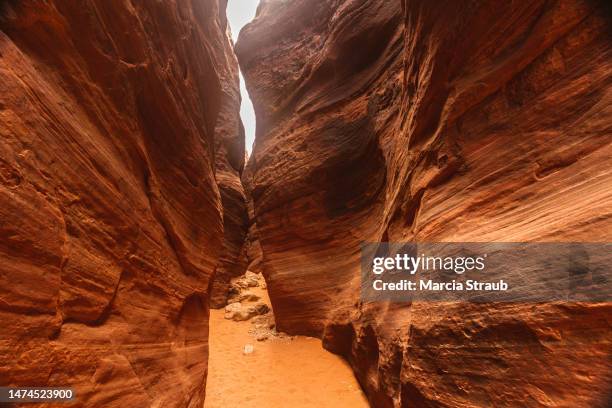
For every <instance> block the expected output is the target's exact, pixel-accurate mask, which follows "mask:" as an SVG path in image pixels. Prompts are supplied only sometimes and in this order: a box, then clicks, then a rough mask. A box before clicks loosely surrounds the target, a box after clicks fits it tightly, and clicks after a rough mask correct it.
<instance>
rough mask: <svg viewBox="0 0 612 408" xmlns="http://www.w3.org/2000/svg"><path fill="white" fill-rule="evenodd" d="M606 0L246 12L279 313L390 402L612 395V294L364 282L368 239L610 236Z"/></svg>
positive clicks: (610, 49)
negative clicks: (368, 298)
mask: <svg viewBox="0 0 612 408" xmlns="http://www.w3.org/2000/svg"><path fill="white" fill-rule="evenodd" d="M603 4H604V3H603V2H595V1H579V0H572V1H543V0H533V1H523V2H498V1H485V0H483V1H477V2H473V1H467V0H466V1H454V2H431V1H419V0H401V1H400V0H392V1H391V0H389V1H387V0H295V1H292V2H286V1H281V0H264V1H263V2H262V4H261V5H260V7H259V10H258V15H257V18H256V19H255V20H254V21H253V22H252V23H251V24H249V25H247V26H246V27H245V28H244V29H243V31H242V32H241V34H240V37H239V40H238V42H237V45H236V53H237V54H238V60H239V63H240V66H241V69H242V71H243V73H244V74H245V78H246V82H247V88H248V90H249V93H250V95H251V98H252V100H253V103H254V106H255V112H256V115H257V136H256V143H255V149H254V153H253V155H252V157H251V158H250V160H249V162H248V164H247V170H246V173H252V178H251V182H252V187H250V189H251V191H252V197H253V201H254V211H255V221H256V223H257V229H258V232H259V238H260V242H261V246H262V249H263V270H264V275H265V277H266V280H267V282H268V289H269V292H270V297H271V301H272V304H273V307H274V312H275V316H276V320H277V327H278V329H279V330H284V331H287V332H289V333H294V334H296V333H299V334H307V335H313V336H318V337H320V338H322V340H323V344H324V346H325V347H326V348H328V349H329V350H331V351H333V352H336V353H338V354H341V355H343V356H344V357H345V358H346V359H347V360H348V362H349V363H350V365H351V366H352V367H353V369H354V371H355V374H356V376H357V378H358V379H359V381H360V383H361V385H362V386H363V388H364V390H365V391H366V393H367V395H368V398H369V400H370V402H371V403H372V405H373V406H375V407H398V406H402V407H411V406H414V407H489V406H512V407H525V406H534V407H535V406H538V407H539V406H559V407H605V406H608V405H607V404H608V403H609V398H611V396H610V392H611V390H610V385H609V384H611V383H612V372H611V368H610V364H609V361H610V359H611V358H612V351H611V350H612V347H611V340H610V338H612V336H611V334H612V328H611V327H612V325H611V323H610V315H611V313H612V306H611V305H610V304H587V303H566V304H559V303H557V304H545V303H539V304H521V303H506V304H461V303H452V304H440V303H425V302H415V303H412V304H405V303H366V302H362V301H361V300H360V298H359V285H360V281H359V275H360V271H359V264H360V261H359V259H360V243H361V242H363V241H369V242H377V241H395V242H401V241H445V242H452V241H501V242H512V241H545V242H546V241H591V242H593V241H595V242H597V241H610V239H611V238H612V190H611V189H610V187H609V186H610V185H612V173H611V171H610V166H609V160H610V157H612V144H611V143H612V140H611V137H610V135H611V134H612V132H611V131H612V128H611V125H610V117H611V114H612V103H611V102H612V45H611V43H610V41H609V39H610V29H611V26H610V19H609V10H607V9H605V8H604V6H603Z"/></svg>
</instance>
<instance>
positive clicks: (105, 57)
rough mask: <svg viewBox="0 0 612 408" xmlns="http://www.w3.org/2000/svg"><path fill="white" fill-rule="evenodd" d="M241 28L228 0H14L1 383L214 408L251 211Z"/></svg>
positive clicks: (90, 397)
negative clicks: (219, 356)
mask: <svg viewBox="0 0 612 408" xmlns="http://www.w3.org/2000/svg"><path fill="white" fill-rule="evenodd" d="M226 26H227V22H226V21H225V1H224V0H198V1H191V0H185V1H183V0H181V1H174V0H173V1H163V2H149V1H125V0H117V1H107V0H94V1H87V2H75V1H45V2H39V1H33V0H26V1H11V0H8V1H1V2H0V288H1V289H0V321H2V330H1V333H0V361H1V362H2V363H1V364H0V385H3V386H6V385H13V386H27V385H30V386H32V385H36V386H60V385H63V386H66V385H70V386H73V387H74V388H75V392H76V395H77V399H78V402H79V405H80V406H106V407H118V406H122V407H125V406H130V407H145V406H163V407H187V406H189V407H191V406H194V407H195V406H198V407H201V406H202V404H203V400H204V395H205V392H204V389H205V381H206V372H207V353H208V304H209V287H210V285H211V277H212V276H213V273H214V271H215V268H216V265H217V263H218V260H219V258H220V256H222V257H223V258H222V260H223V263H222V265H224V267H225V268H227V265H228V264H229V263H231V262H232V261H231V259H232V257H234V255H233V254H230V253H229V252H230V250H233V249H234V247H235V245H236V243H235V242H236V241H238V240H239V239H241V238H240V234H242V233H241V232H239V231H238V230H240V228H239V227H237V226H236V225H237V224H240V222H242V219H243V218H241V217H244V212H245V208H246V207H245V206H244V198H243V197H244V193H243V192H242V189H241V187H240V185H239V183H240V182H239V173H240V172H241V170H242V161H243V158H244V146H243V143H244V142H243V141H242V138H241V135H240V133H239V128H240V124H239V120H238V118H237V108H236V107H237V106H238V103H239V102H238V100H237V93H236V90H235V86H234V85H235V84H237V78H236V77H235V74H236V67H235V61H233V62H232V58H234V57H233V55H232V51H231V43H230V41H229V39H228V37H227V33H226ZM232 63H233V66H232V65H231V64H232ZM232 76H233V77H232ZM216 134H218V135H219V136H218V137H217V136H216ZM216 152H217V154H216ZM215 173H216V177H217V179H218V180H219V186H220V187H218V186H217V180H216V178H215ZM219 190H221V193H220V192H219ZM223 206H227V207H228V209H227V210H226V211H223V208H222V207H223ZM241 206H242V207H241ZM224 222H225V223H226V224H228V225H229V224H232V226H231V227H230V228H228V229H227V230H226V233H225V235H226V237H230V236H231V237H232V243H231V244H226V245H225V246H224V244H223V239H224V232H223V223H224ZM234 227H236V228H234ZM240 245H241V243H240Z"/></svg>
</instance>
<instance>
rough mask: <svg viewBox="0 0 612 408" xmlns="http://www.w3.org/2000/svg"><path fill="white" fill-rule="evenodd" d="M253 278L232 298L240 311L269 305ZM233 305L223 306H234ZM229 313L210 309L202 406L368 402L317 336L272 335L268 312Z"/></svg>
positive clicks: (280, 407) (275, 407) (356, 407)
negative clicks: (234, 314) (259, 313)
mask: <svg viewBox="0 0 612 408" xmlns="http://www.w3.org/2000/svg"><path fill="white" fill-rule="evenodd" d="M249 274H250V273H249ZM251 276H253V275H251ZM240 280H241V281H242V282H244V281H245V279H238V281H240ZM258 280H259V282H258V284H257V286H251V287H247V289H246V290H243V291H241V292H242V293H239V294H237V296H236V297H235V299H242V301H241V302H236V303H240V304H241V305H242V309H243V311H244V310H245V309H248V308H249V307H253V305H258V304H261V302H262V301H263V302H264V303H265V304H267V305H270V299H269V297H268V293H267V290H266V288H265V284H264V281H263V278H262V277H261V276H259V279H258ZM233 287H237V286H233ZM230 301H231V300H230ZM236 303H233V304H230V306H228V307H227V308H226V309H227V310H232V309H234V310H235V307H232V306H235V305H236ZM253 313H256V312H253ZM232 315H233V313H231V312H227V311H226V310H225V309H217V310H215V309H212V310H211V312H210V321H209V324H210V332H209V333H210V334H209V336H210V337H209V358H208V380H207V385H206V400H205V403H204V407H205V408H228V407H240V408H262V407H265V408H284V407H287V406H291V407H292V408H310V407H321V408H326V407H329V408H335V407H351V408H360V407H368V406H369V405H368V402H367V399H366V398H365V396H364V394H363V392H362V391H361V388H360V387H359V384H358V382H357V380H356V379H355V376H354V375H353V372H352V370H351V368H350V367H349V365H348V364H347V363H346V362H345V361H344V360H343V359H342V358H340V357H339V356H336V355H334V354H332V353H330V352H328V351H327V350H324V349H323V348H322V347H321V341H320V340H319V339H315V338H311V337H305V336H289V335H285V334H283V333H277V332H276V330H275V329H274V323H273V321H274V319H273V316H272V313H271V312H268V313H264V314H262V315H255V316H250V315H249V314H248V312H246V313H245V314H243V315H242V316H237V317H236V318H237V319H238V321H236V320H233V319H232V318H231V316H232ZM247 317H250V318H249V319H248V320H242V319H245V318H247Z"/></svg>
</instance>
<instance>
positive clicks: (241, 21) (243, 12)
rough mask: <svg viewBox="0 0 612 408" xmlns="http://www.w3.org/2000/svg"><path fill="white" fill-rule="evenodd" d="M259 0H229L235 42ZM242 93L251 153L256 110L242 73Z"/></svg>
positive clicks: (245, 131)
mask: <svg viewBox="0 0 612 408" xmlns="http://www.w3.org/2000/svg"><path fill="white" fill-rule="evenodd" d="M258 4H259V0H229V1H228V2H227V19H228V21H229V23H230V27H231V28H232V37H233V38H234V42H235V41H236V40H237V39H238V33H239V32H240V30H241V29H242V27H243V26H244V25H245V24H247V23H248V22H249V21H251V20H252V19H253V18H255V11H256V10H257V5H258ZM240 95H241V96H242V105H241V106H240V117H241V118H242V124H243V125H244V133H245V136H244V137H245V145H246V149H247V151H248V152H249V155H250V154H251V150H252V148H253V142H254V141H255V112H254V111H253V104H252V103H251V99H250V98H249V94H248V93H247V90H246V87H245V86H244V79H243V78H242V73H240Z"/></svg>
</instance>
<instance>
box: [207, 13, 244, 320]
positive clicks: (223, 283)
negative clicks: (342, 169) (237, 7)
mask: <svg viewBox="0 0 612 408" xmlns="http://www.w3.org/2000/svg"><path fill="white" fill-rule="evenodd" d="M224 24H226V22H224ZM228 30H229V26H228ZM220 40H222V41H223V42H220V43H218V44H216V45H215V46H214V47H213V49H214V50H216V51H218V52H219V60H221V61H224V63H223V64H220V70H219V76H220V78H221V89H222V101H221V111H220V113H219V117H218V119H217V127H216V130H215V169H216V178H217V183H218V185H219V190H220V192H221V202H222V203H223V227H224V241H223V252H222V255H221V259H220V260H219V264H218V265H217V268H216V270H215V277H214V279H213V281H212V286H211V290H210V292H211V293H210V306H211V307H213V308H221V307H223V306H225V305H226V303H227V294H228V289H229V285H230V280H231V279H232V278H235V277H237V276H240V275H242V274H244V272H245V271H246V266H247V261H246V259H245V258H244V257H243V256H242V254H243V245H244V242H245V239H246V235H247V231H248V223H249V214H248V211H247V199H246V196H245V192H244V188H243V187H242V182H241V180H240V177H241V175H242V170H243V169H244V161H245V150H244V128H243V126H242V122H241V120H240V84H239V80H238V61H237V60H236V55H235V54H234V50H233V44H231V40H230V35H229V33H228V35H227V36H226V37H221V38H220Z"/></svg>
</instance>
